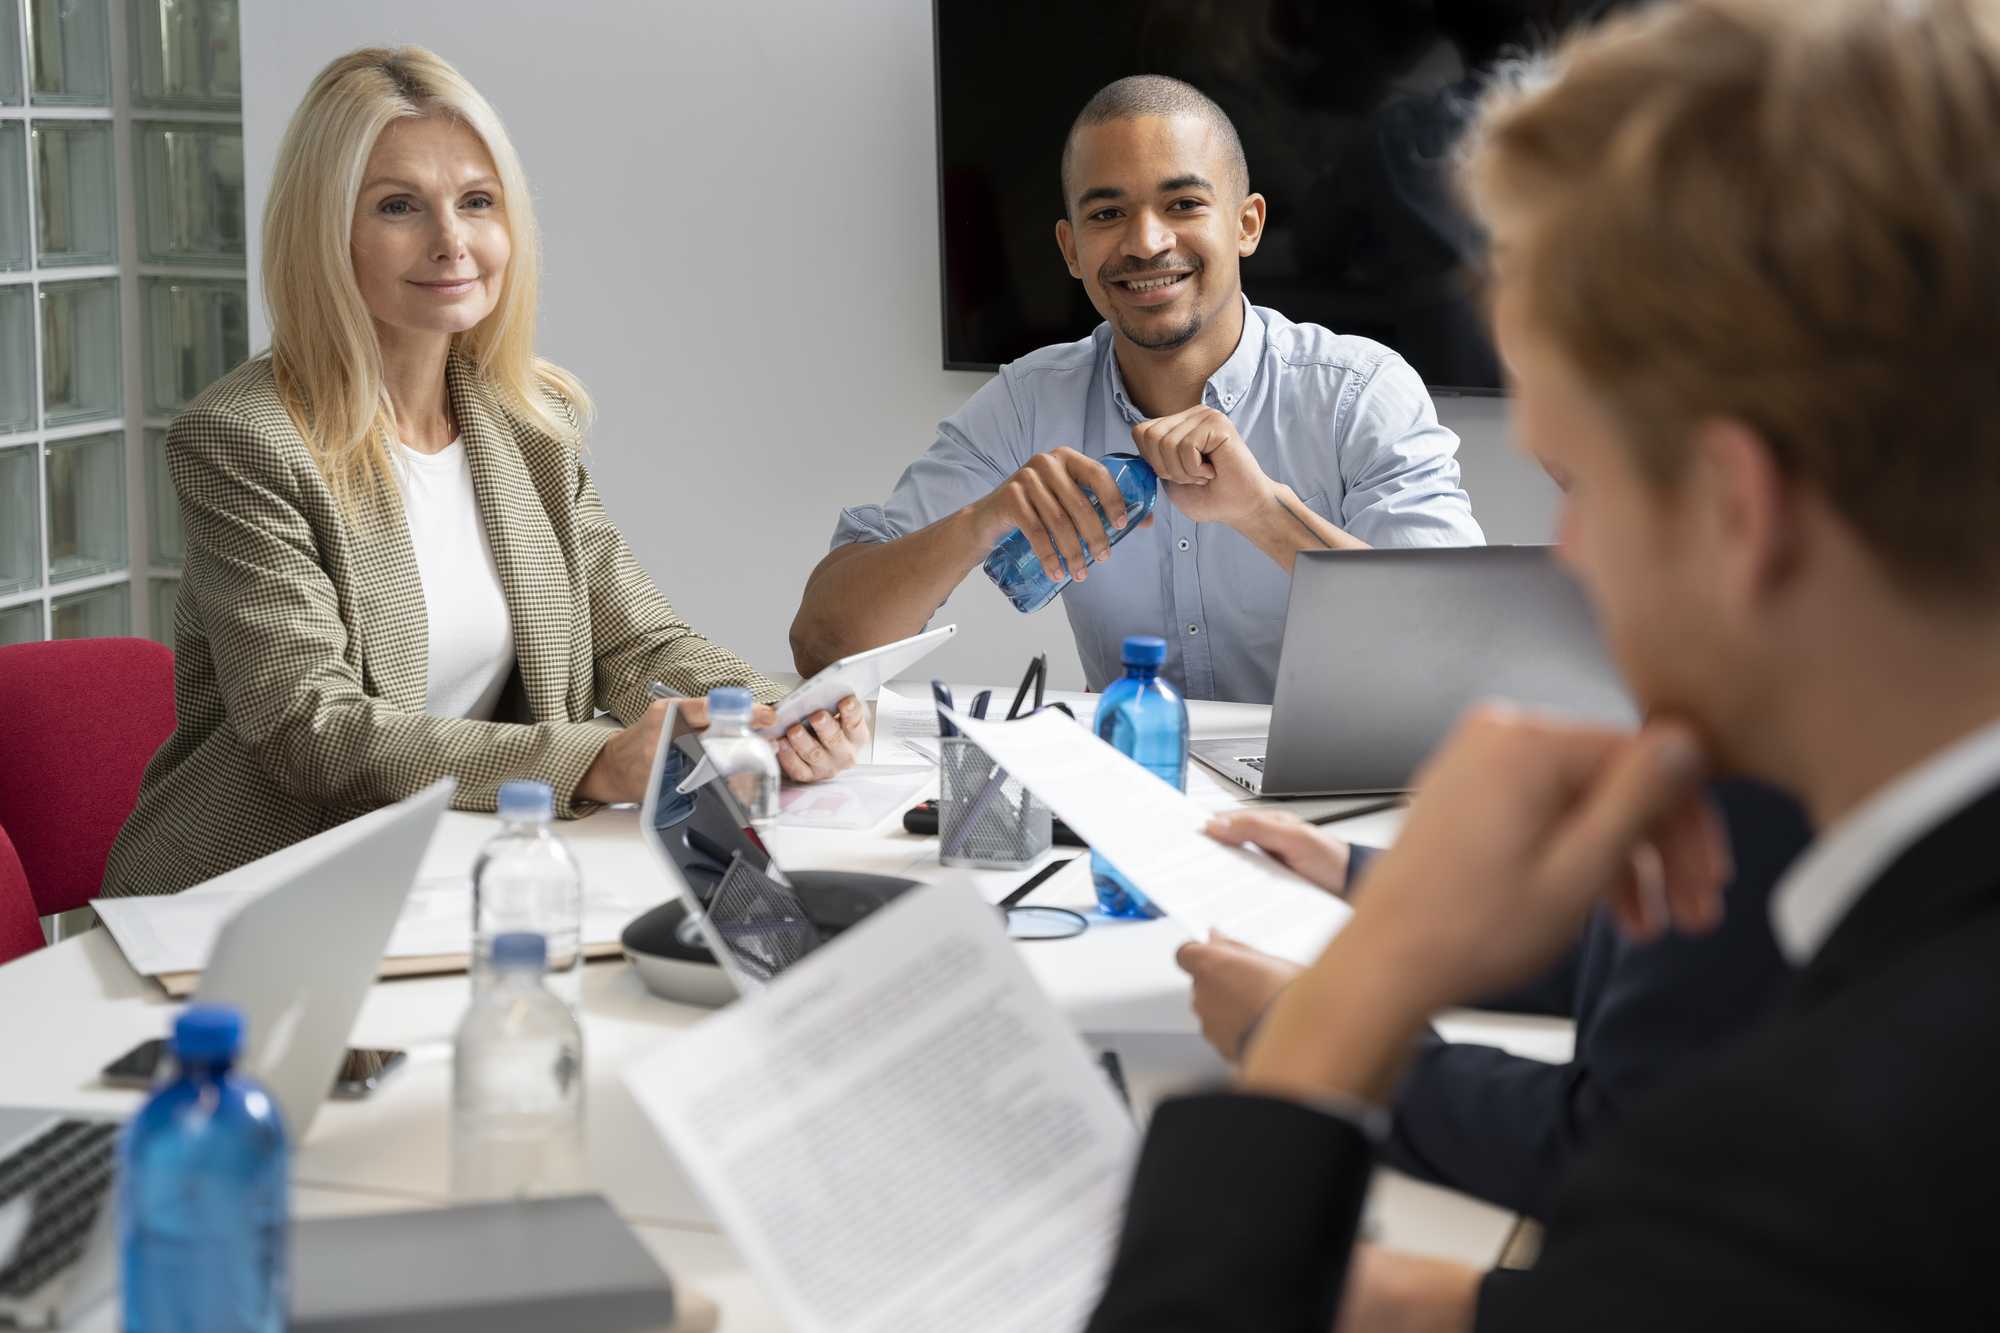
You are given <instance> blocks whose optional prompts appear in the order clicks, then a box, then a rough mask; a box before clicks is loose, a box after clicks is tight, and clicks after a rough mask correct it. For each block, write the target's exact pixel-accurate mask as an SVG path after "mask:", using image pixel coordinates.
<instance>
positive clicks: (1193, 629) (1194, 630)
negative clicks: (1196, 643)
mask: <svg viewBox="0 0 2000 1333" xmlns="http://www.w3.org/2000/svg"><path fill="white" fill-rule="evenodd" d="M1188 633H1190V634H1199V633H1201V626H1199V625H1189V626H1188Z"/></svg>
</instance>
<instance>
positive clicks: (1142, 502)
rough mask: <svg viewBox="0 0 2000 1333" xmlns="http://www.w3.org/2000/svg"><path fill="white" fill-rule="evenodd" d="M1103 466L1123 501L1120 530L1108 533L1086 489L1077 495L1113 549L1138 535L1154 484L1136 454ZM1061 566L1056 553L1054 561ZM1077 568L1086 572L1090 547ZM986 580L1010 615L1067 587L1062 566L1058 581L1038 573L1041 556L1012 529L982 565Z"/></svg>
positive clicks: (1156, 489)
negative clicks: (1002, 598) (1087, 504)
mask: <svg viewBox="0 0 2000 1333" xmlns="http://www.w3.org/2000/svg"><path fill="white" fill-rule="evenodd" d="M1104 466H1105V467H1107V468H1109V469H1110V470H1111V480H1112V481H1113V482H1115V483H1116V484H1117V486H1118V493H1119V494H1120V495H1122V496H1124V497H1125V526H1124V527H1122V528H1114V527H1112V526H1111V522H1110V520H1109V519H1106V518H1105V517H1104V506H1103V505H1101V504H1099V503H1098V501H1097V495H1096V493H1095V492H1094V491H1092V490H1091V489H1090V488H1089V487H1087V486H1086V487H1085V488H1084V491H1083V497H1084V499H1086V500H1088V501H1090V507H1091V508H1092V509H1095V510H1096V511H1097V518H1098V521H1099V522H1101V523H1103V524H1104V535H1105V536H1106V537H1108V538H1110V540H1111V544H1112V545H1113V546H1116V545H1117V544H1118V543H1119V542H1122V541H1124V540H1125V538H1126V537H1128V536H1129V535H1131V534H1132V533H1134V532H1137V531H1138V530H1139V524H1140V523H1141V522H1142V521H1144V519H1145V517H1146V515H1148V514H1150V513H1152V512H1153V506H1154V505H1155V504H1157V503H1158V502H1159V499H1160V479H1159V478H1158V477H1157V476H1156V475H1154V472H1153V469H1152V468H1151V467H1150V466H1149V465H1148V464H1147V462H1146V460H1145V459H1143V458H1141V457H1139V455H1137V454H1106V455H1104ZM1056 559H1057V562H1058V563H1062V556H1061V553H1060V552H1058V554H1057V556H1056ZM1083 563H1084V567H1085V568H1086V569H1087V568H1089V567H1090V566H1091V565H1094V564H1096V563H1097V562H1096V561H1095V560H1093V559H1092V558H1091V555H1090V548H1089V547H1088V546H1086V547H1084V548H1083ZM982 568H984V569H985V570H986V577H987V578H989V579H992V580H993V585H994V586H995V587H997V588H998V589H1000V591H1001V593H1002V594H1004V595H1005V596H1006V598H1007V600H1008V601H1010V602H1012V603H1013V604H1014V609H1015V610H1016V611H1039V610H1041V609H1042V608H1043V607H1045V606H1047V605H1048V604H1049V603H1050V602H1052V601H1054V600H1055V596H1056V594H1057V593H1059V592H1061V591H1062V590H1063V589H1064V588H1067V587H1068V586H1069V585H1070V582H1071V576H1070V573H1069V566H1068V564H1066V563H1064V564H1063V576H1062V577H1061V578H1060V579H1052V578H1050V577H1049V576H1048V571H1046V570H1044V569H1043V568H1042V560H1041V557H1040V556H1038V555H1036V554H1035V548H1034V547H1033V546H1030V545H1029V544H1028V534H1026V533H1025V532H1022V531H1021V530H1020V529H1019V528H1015V529H1014V530H1013V531H1012V532H1010V533H1008V534H1007V535H1006V536H1005V537H1002V538H1001V539H1000V544H999V545H998V546H995V547H994V548H993V551H992V553H991V554H989V555H988V556H987V557H986V563H985V565H983V566H982Z"/></svg>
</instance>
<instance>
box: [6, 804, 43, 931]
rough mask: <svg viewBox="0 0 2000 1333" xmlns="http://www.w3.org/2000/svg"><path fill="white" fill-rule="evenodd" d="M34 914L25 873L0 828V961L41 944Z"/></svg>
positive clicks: (39, 924)
mask: <svg viewBox="0 0 2000 1333" xmlns="http://www.w3.org/2000/svg"><path fill="white" fill-rule="evenodd" d="M36 915H37V913H36V911H35V895H33V894H32V893H29V892H28V872H27V871H25V870H23V869H21V858H20V857H18V856H16V855H14V844H13V843H11V842H9V841H8V840H7V830H6V829H4V828H0V963H11V962H13V961H14V960H15V959H16V958H19V957H20V956H21V955H22V954H24V953H33V952H34V951H35V950H37V949H39V948H41V947H42V923H41V922H39V921H37V920H35V917H36Z"/></svg>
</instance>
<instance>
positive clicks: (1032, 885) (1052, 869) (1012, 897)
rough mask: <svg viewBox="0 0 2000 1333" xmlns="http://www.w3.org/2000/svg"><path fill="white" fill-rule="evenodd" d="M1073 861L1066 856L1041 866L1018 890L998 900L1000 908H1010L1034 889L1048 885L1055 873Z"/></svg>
mask: <svg viewBox="0 0 2000 1333" xmlns="http://www.w3.org/2000/svg"><path fill="white" fill-rule="evenodd" d="M1074 860H1076V858H1075V857H1074V856H1066V857H1064V858H1063V859H1062V860H1060V861H1051V862H1049V863H1048V864H1047V865H1045V866H1043V867H1042V868H1041V869H1040V870H1037V871H1036V872H1035V873H1034V874H1032V875H1030V876H1029V877H1028V880H1027V882H1026V883H1024V884H1022V885H1021V887H1020V888H1018V889H1015V890H1014V891H1013V892H1012V893H1010V894H1008V895H1007V896H1006V897H1005V898H1002V899H1001V900H1000V906H1002V907H1012V906H1013V905H1014V904H1015V903H1018V902H1020V901H1021V900H1022V899H1023V898H1025V897H1027V896H1028V895H1029V894H1031V893H1033V892H1034V891H1035V890H1036V889H1039V888H1041V887H1042V885H1044V884H1046V883H1048V882H1049V881H1050V880H1051V879H1053V878H1055V873H1056V871H1058V870H1061V869H1062V868H1063V867H1064V866H1066V865H1068V864H1069V863H1070V862H1071V861H1074Z"/></svg>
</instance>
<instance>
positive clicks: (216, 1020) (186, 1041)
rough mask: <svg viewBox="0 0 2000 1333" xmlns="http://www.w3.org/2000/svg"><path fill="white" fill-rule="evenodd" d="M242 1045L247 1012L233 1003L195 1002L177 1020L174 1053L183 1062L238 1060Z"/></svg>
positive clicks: (208, 1062) (175, 1022)
mask: <svg viewBox="0 0 2000 1333" xmlns="http://www.w3.org/2000/svg"><path fill="white" fill-rule="evenodd" d="M242 1048H243V1015H242V1014H241V1013H239V1012H237V1010H236V1009H235V1008H234V1007H233V1006H231V1005H226V1004H197V1005H191V1006H189V1007H188V1008H187V1009H186V1010H185V1011H183V1012H182V1014H181V1016H180V1017H179V1018H177V1019H175V1020H174V1056H175V1058H177V1059H179V1060H180V1061H181V1062H183V1063H186V1062H188V1061H196V1062H198V1063H202V1064H213V1063H215V1062H216V1061H218V1060H234V1059H235V1058H236V1053H237V1052H238V1051H239V1050H241V1049H242Z"/></svg>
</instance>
